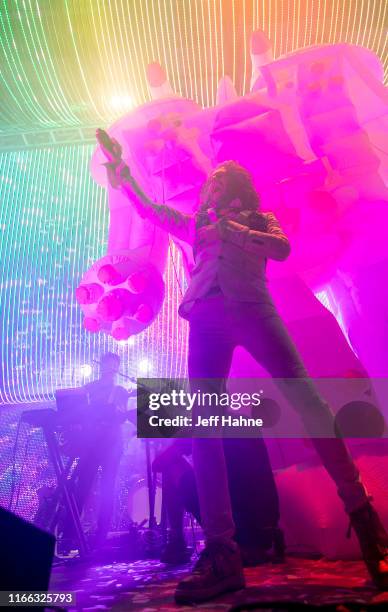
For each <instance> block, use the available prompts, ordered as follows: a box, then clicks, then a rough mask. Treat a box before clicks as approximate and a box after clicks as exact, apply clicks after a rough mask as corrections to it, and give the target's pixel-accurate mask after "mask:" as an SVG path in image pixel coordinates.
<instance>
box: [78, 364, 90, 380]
mask: <svg viewBox="0 0 388 612" xmlns="http://www.w3.org/2000/svg"><path fill="white" fill-rule="evenodd" d="M80 372H81V374H82V376H83V377H84V378H89V376H91V374H92V372H93V368H92V366H91V365H90V364H89V363H84V364H82V366H81V367H80Z"/></svg>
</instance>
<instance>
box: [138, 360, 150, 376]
mask: <svg viewBox="0 0 388 612" xmlns="http://www.w3.org/2000/svg"><path fill="white" fill-rule="evenodd" d="M137 371H138V374H140V375H141V374H150V373H151V371H152V363H151V362H150V360H149V359H147V358H146V357H145V358H144V359H141V360H140V361H139V363H138V364H137Z"/></svg>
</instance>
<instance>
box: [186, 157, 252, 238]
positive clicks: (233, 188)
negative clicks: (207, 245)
mask: <svg viewBox="0 0 388 612" xmlns="http://www.w3.org/2000/svg"><path fill="white" fill-rule="evenodd" d="M219 170H223V171H224V173H225V176H226V184H227V188H226V194H225V205H226V206H227V204H228V203H229V202H232V201H233V200H234V199H235V198H239V199H240V200H241V203H242V208H241V210H242V211H250V212H251V213H252V221H253V219H254V218H255V217H256V216H258V215H257V213H259V210H260V198H259V195H258V193H257V191H256V189H255V187H254V184H253V180H252V176H251V175H250V173H249V172H248V170H246V168H244V167H243V166H240V164H238V163H237V162H235V161H232V160H229V161H225V162H222V163H221V164H219V165H218V166H217V167H216V168H215V169H214V170H213V172H212V173H211V174H210V176H209V178H208V179H207V180H206V181H205V182H204V184H203V185H202V188H201V191H200V195H199V207H198V210H197V213H196V225H197V227H201V226H203V225H208V223H209V217H208V208H209V203H208V198H207V191H208V188H209V184H210V182H211V181H212V179H213V177H214V174H215V173H216V172H218V171H219ZM255 213H256V214H255ZM261 216H262V215H260V217H261Z"/></svg>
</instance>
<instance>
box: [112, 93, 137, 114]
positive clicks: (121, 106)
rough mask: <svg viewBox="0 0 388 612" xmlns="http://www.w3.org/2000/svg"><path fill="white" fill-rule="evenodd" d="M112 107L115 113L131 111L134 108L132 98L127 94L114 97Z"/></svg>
mask: <svg viewBox="0 0 388 612" xmlns="http://www.w3.org/2000/svg"><path fill="white" fill-rule="evenodd" d="M110 105H111V107H112V108H113V110H115V111H125V110H130V109H131V108H133V106H134V104H133V100H132V98H131V96H129V95H127V94H123V95H115V96H112V97H111V99H110Z"/></svg>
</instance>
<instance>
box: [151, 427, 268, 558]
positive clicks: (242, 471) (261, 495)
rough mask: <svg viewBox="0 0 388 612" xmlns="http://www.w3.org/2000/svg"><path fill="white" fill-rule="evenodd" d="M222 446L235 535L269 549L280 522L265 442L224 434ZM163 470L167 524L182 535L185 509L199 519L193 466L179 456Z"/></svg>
mask: <svg viewBox="0 0 388 612" xmlns="http://www.w3.org/2000/svg"><path fill="white" fill-rule="evenodd" d="M223 447H224V453H225V458H226V465H227V472H228V483H229V490H230V498H231V504H232V513H233V519H234V522H235V525H236V534H235V539H236V541H237V542H239V544H241V545H244V546H254V547H261V548H265V549H268V548H270V547H271V545H272V541H273V535H272V534H273V529H274V528H276V527H277V525H278V522H279V498H278V493H277V489H276V484H275V479H274V477H273V472H272V468H271V464H270V461H269V457H268V452H267V448H266V446H265V443H264V441H263V440H262V438H256V439H255V438H247V439H242V438H236V439H233V438H225V439H224V440H223ZM178 463H179V465H177V464H178ZM162 474H163V501H164V503H165V504H166V508H167V515H168V521H169V525H170V528H171V529H172V531H173V532H174V533H175V534H177V535H181V536H182V535H183V514H184V512H185V511H187V512H190V513H191V514H193V516H194V517H195V518H196V520H197V521H198V522H199V523H201V516H200V507H199V498H198V491H197V486H196V482H195V477H194V473H193V469H192V467H191V465H190V464H189V462H188V461H186V459H184V458H183V457H180V458H179V459H177V458H175V459H174V461H172V462H170V463H168V464H167V465H165V466H164V469H163V471H162Z"/></svg>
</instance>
